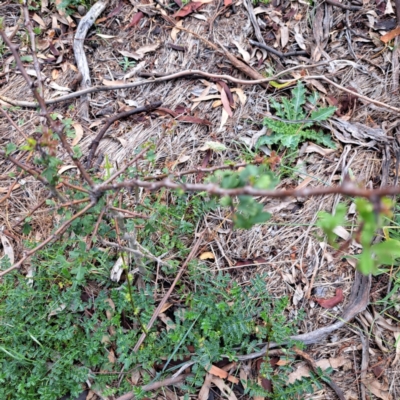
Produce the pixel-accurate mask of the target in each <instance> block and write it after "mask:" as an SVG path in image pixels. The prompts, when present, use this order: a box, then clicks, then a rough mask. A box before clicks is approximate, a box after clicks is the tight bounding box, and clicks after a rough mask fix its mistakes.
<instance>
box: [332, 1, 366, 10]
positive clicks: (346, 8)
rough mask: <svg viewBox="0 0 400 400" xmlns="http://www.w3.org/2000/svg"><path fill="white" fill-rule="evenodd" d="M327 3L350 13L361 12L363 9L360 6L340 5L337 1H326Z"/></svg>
mask: <svg viewBox="0 0 400 400" xmlns="http://www.w3.org/2000/svg"><path fill="white" fill-rule="evenodd" d="M325 3H328V4H330V5H331V6H334V7H340V8H343V10H348V11H359V10H362V7H359V6H348V5H346V4H343V3H339V2H338V1H336V0H325Z"/></svg>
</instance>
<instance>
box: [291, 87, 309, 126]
mask: <svg viewBox="0 0 400 400" xmlns="http://www.w3.org/2000/svg"><path fill="white" fill-rule="evenodd" d="M305 94H306V88H305V87H304V85H303V84H302V83H301V82H300V81H299V82H298V84H297V86H296V87H295V88H294V89H293V90H292V95H293V98H292V104H293V111H294V113H295V115H294V118H293V119H300V118H299V116H300V114H301V108H302V106H303V105H304V103H305V102H306V97H305Z"/></svg>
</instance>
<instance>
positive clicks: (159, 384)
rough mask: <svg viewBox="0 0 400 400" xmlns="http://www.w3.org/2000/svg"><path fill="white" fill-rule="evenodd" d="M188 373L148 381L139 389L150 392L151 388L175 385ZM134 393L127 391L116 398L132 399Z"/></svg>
mask: <svg viewBox="0 0 400 400" xmlns="http://www.w3.org/2000/svg"><path fill="white" fill-rule="evenodd" d="M188 376H189V375H188V374H186V375H180V376H176V377H171V378H167V379H164V380H163V381H159V382H153V383H149V384H148V385H145V386H142V387H141V389H142V391H144V392H150V391H151V390H156V389H159V388H161V387H163V386H170V385H175V384H177V383H180V382H183V381H184V380H185V379H186V378H187V377H188ZM134 398H135V395H134V393H133V392H128V393H125V394H123V395H122V396H119V397H117V398H116V400H131V399H134Z"/></svg>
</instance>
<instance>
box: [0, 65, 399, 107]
mask: <svg viewBox="0 0 400 400" xmlns="http://www.w3.org/2000/svg"><path fill="white" fill-rule="evenodd" d="M324 64H329V61H324V62H322V63H317V64H312V65H297V66H295V67H292V68H288V69H287V70H285V71H282V72H279V73H278V74H276V75H275V76H273V77H271V78H263V79H255V80H244V79H237V78H233V77H232V76H230V75H218V74H210V73H207V72H203V71H199V70H186V71H181V72H177V73H175V74H171V75H165V76H162V77H159V78H155V79H145V80H143V81H139V82H132V83H127V84H123V85H115V86H93V87H91V88H89V89H86V90H81V91H79V92H75V93H70V94H67V95H66V96H61V97H58V98H57V99H52V100H47V101H45V104H46V105H49V104H55V103H58V102H60V101H66V100H70V99H73V98H75V97H79V96H82V95H83V94H86V93H93V92H99V91H103V90H104V91H106V90H118V89H128V88H133V87H137V86H141V85H147V84H150V83H159V82H165V81H169V80H172V79H177V78H184V77H187V76H193V75H198V76H199V77H201V76H202V77H206V78H210V79H215V80H220V79H224V80H227V81H229V82H232V83H236V84H239V85H256V84H262V83H268V82H271V81H276V80H277V78H278V77H279V76H282V75H284V74H287V73H288V72H290V71H293V70H295V69H299V68H303V69H304V68H313V67H318V66H321V65H324ZM303 79H304V80H307V79H320V80H323V81H325V82H327V83H329V84H330V85H333V86H335V87H336V88H338V89H339V90H341V91H343V92H346V93H349V94H351V95H353V96H356V97H358V98H359V99H362V100H364V101H366V102H368V103H371V104H375V105H377V106H379V107H383V108H386V109H388V110H391V111H393V112H395V113H400V108H398V107H394V106H390V105H388V104H386V103H382V102H381V101H378V100H374V99H371V98H369V97H367V96H364V95H362V94H359V93H356V92H353V91H352V90H350V89H347V88H345V87H344V86H341V85H339V84H337V83H335V82H333V81H332V80H330V79H328V78H326V77H325V76H324V75H309V76H304V77H299V78H293V79H289V80H281V81H280V82H281V83H287V82H293V83H295V82H297V81H299V80H303ZM0 99H1V100H4V101H6V102H7V103H10V104H13V105H19V106H21V107H30V108H36V107H37V106H38V104H37V103H32V102H25V101H17V100H13V99H10V98H8V97H5V96H0Z"/></svg>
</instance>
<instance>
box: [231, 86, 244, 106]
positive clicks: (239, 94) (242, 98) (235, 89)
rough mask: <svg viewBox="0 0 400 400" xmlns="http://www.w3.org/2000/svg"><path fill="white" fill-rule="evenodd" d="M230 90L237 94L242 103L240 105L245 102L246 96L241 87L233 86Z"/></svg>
mask: <svg viewBox="0 0 400 400" xmlns="http://www.w3.org/2000/svg"><path fill="white" fill-rule="evenodd" d="M231 92H234V93H236V94H237V95H238V97H239V100H240V102H241V103H242V105H245V104H246V100H247V96H246V95H245V94H244V92H243V89H240V88H233V89H231Z"/></svg>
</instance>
